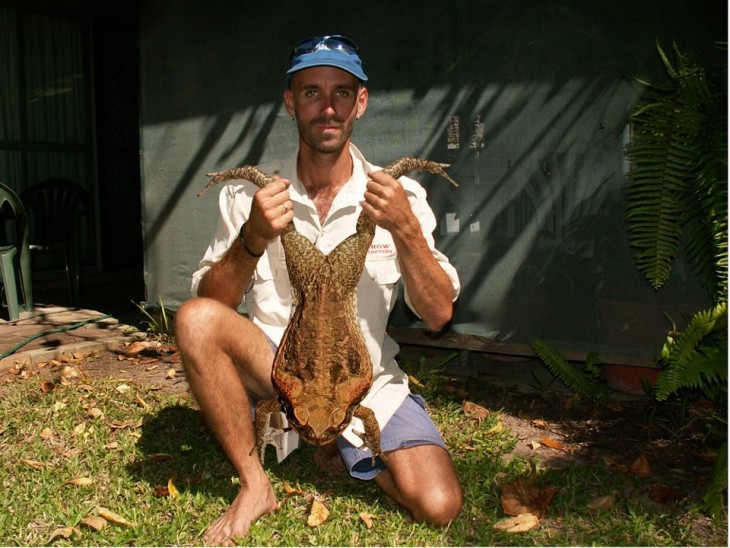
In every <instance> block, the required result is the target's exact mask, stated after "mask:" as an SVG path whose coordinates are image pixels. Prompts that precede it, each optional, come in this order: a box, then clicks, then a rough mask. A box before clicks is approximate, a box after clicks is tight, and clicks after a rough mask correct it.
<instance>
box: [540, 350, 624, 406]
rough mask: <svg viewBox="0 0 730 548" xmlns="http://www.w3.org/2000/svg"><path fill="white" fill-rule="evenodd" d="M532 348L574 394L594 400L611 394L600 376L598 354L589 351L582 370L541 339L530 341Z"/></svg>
mask: <svg viewBox="0 0 730 548" xmlns="http://www.w3.org/2000/svg"><path fill="white" fill-rule="evenodd" d="M532 349H533V351H534V352H535V354H536V355H537V357H538V358H540V361H541V362H542V363H543V364H544V365H545V367H547V369H548V370H549V371H550V372H551V373H552V374H553V375H554V376H556V377H557V378H559V379H560V380H561V381H562V383H563V384H564V385H565V386H566V387H568V388H569V389H570V390H573V391H574V392H575V393H576V394H580V395H581V396H586V397H589V398H592V399H594V400H603V399H605V398H607V397H608V396H610V395H611V393H612V390H611V388H610V387H609V386H608V385H607V384H605V383H604V382H602V381H601V380H599V379H600V378H601V376H600V374H598V373H597V372H600V367H599V362H598V355H597V354H596V353H595V352H591V353H590V354H589V355H588V359H587V360H586V367H585V368H584V371H583V372H581V371H578V370H577V369H576V368H575V367H573V366H572V365H571V364H570V363H569V362H568V361H567V360H566V359H565V358H564V357H563V356H562V355H561V354H560V352H558V351H557V350H556V349H555V348H554V347H552V346H551V345H550V344H548V343H546V342H545V341H542V340H535V341H532Z"/></svg>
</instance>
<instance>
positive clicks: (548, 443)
mask: <svg viewBox="0 0 730 548" xmlns="http://www.w3.org/2000/svg"><path fill="white" fill-rule="evenodd" d="M540 441H541V442H542V444H543V445H546V446H548V447H551V448H553V449H557V450H558V451H567V448H566V447H565V446H564V445H563V444H562V443H560V442H559V441H555V440H554V439H552V438H548V437H547V436H540Z"/></svg>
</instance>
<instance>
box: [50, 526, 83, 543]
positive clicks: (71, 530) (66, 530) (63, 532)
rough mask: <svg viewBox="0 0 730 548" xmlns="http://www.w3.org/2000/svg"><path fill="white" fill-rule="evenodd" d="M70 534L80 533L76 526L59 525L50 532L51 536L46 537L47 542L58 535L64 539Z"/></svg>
mask: <svg viewBox="0 0 730 548" xmlns="http://www.w3.org/2000/svg"><path fill="white" fill-rule="evenodd" d="M72 535H79V536H80V535H81V530H80V529H79V528H78V527H71V526H67V527H59V528H58V529H56V530H55V531H53V533H51V538H49V539H48V544H50V543H51V542H53V541H54V540H56V539H57V538H58V537H63V538H65V539H69V538H71V536H72Z"/></svg>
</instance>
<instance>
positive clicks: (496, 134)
mask: <svg viewBox="0 0 730 548" xmlns="http://www.w3.org/2000/svg"><path fill="white" fill-rule="evenodd" d="M726 20H727V6H726V3H725V2H724V0H722V1H717V0H703V1H694V2H686V1H682V0H677V1H660V0H651V1H640V0H639V1H632V2H628V1H626V2H624V1H618V2H617V1H611V2H608V1H591V2H583V1H568V0H563V1H558V0H534V1H522V2H517V1H507V0H503V1H496V0H495V1H478V0H471V1H469V0H458V1H455V2H448V3H446V2H443V3H436V4H434V3H431V2H425V3H424V2H414V1H407V2H390V1H373V2H363V3H358V4H356V5H355V4H353V6H352V7H348V8H345V7H339V8H337V7H336V6H333V5H332V4H331V3H321V4H318V3H307V4H302V3H300V2H294V1H288V0H287V1H274V2H273V3H268V4H267V5H266V6H264V5H262V3H253V2H246V1H240V0H239V1H235V2H234V1H230V0H215V1H213V2H209V3H206V4H205V6H203V4H201V3H199V2H195V1H194V0H178V1H176V2H174V3H172V2H165V1H163V0H149V1H147V2H143V3H142V15H141V40H142V42H141V51H142V59H141V61H142V65H141V66H142V78H141V79H142V124H143V130H142V150H143V224H144V234H145V239H146V258H145V268H146V283H147V293H148V298H149V300H150V301H154V300H155V299H156V298H157V297H158V296H159V297H161V298H162V299H163V301H164V303H165V305H166V306H169V307H172V308H174V307H175V306H176V305H177V304H179V303H180V302H182V301H183V300H185V299H187V298H188V297H189V296H190V293H189V285H190V277H191V274H192V272H193V271H194V270H195V269H196V268H197V262H198V260H199V259H200V257H201V256H202V254H203V252H204V251H205V248H206V246H207V244H208V242H209V238H210V236H211V235H212V232H213V230H214V227H215V215H216V196H215V194H216V193H215V192H211V193H208V194H206V195H204V197H202V198H196V196H195V194H196V191H198V190H199V189H200V188H201V187H202V186H204V185H205V184H206V182H207V179H206V177H205V173H206V172H209V171H216V170H221V169H224V168H229V167H234V166H237V165H242V164H245V163H257V162H262V161H267V160H269V159H271V158H274V157H278V156H280V155H283V154H287V153H289V152H290V151H291V150H293V148H294V147H295V146H296V128H295V126H294V124H293V123H292V122H291V121H290V119H289V117H288V116H287V115H286V112H285V111H284V108H283V106H282V102H281V95H282V91H283V74H284V71H285V69H286V62H287V58H288V53H289V50H290V48H291V47H292V45H293V44H294V42H296V41H297V40H298V39H300V38H303V37H306V36H310V35H316V34H323V33H324V34H332V33H341V34H347V35H349V36H350V37H352V38H353V39H354V40H355V41H356V42H358V44H359V45H360V49H361V53H362V56H363V59H364V65H365V69H366V72H367V73H368V75H369V77H370V81H369V86H368V87H369V88H370V98H371V99H370V106H369V109H368V112H367V114H366V116H365V117H364V118H363V119H362V120H361V121H360V123H359V125H358V126H357V127H356V129H355V134H354V141H355V143H356V144H357V145H358V146H359V147H360V148H361V150H363V151H364V152H365V154H366V155H367V156H368V157H369V158H370V159H371V160H372V161H376V162H378V163H381V164H382V165H385V164H387V163H389V162H390V161H392V160H394V159H396V158H398V157H400V156H402V155H416V156H420V157H424V158H429V159H433V160H440V161H449V162H451V163H452V164H453V168H452V170H451V173H452V175H453V176H454V177H455V178H456V179H457V180H458V181H460V183H461V185H462V186H461V188H460V189H453V188H452V187H451V186H450V185H448V184H446V183H444V182H443V181H441V180H437V179H436V178H433V177H430V176H428V177H425V176H419V177H420V180H421V181H423V183H424V186H425V187H426V188H427V189H428V190H429V195H430V199H431V203H432V205H433V207H434V210H435V211H436V214H437V216H438V218H439V229H438V231H439V232H438V234H437V235H436V237H437V242H438V245H439V247H440V249H442V250H443V251H444V252H446V253H447V254H448V255H449V256H450V257H451V259H452V261H453V262H454V263H455V265H456V266H457V268H458V269H459V272H460V274H461V277H462V283H463V293H462V296H461V298H460V300H459V302H458V306H457V309H456V316H455V319H454V322H453V325H452V326H451V329H452V330H453V331H454V332H459V333H466V334H472V335H480V336H486V337H495V338H499V339H503V340H508V341H514V342H518V343H528V342H529V341H531V340H533V339H535V338H538V337H539V338H546V339H549V340H552V341H558V342H560V341H562V342H563V343H565V344H564V345H563V346H565V345H568V346H570V347H572V348H577V349H584V350H591V349H597V350H600V351H601V352H608V353H619V354H633V355H637V356H647V357H651V356H653V355H655V354H656V352H657V351H658V348H659V347H660V346H661V343H662V340H663V333H664V330H665V329H666V328H667V327H668V324H667V321H666V319H665V318H664V316H663V312H665V311H667V312H669V313H670V314H671V315H673V316H674V317H675V318H676V319H677V320H681V314H682V313H683V312H690V311H692V310H694V309H696V308H698V307H700V306H704V304H706V297H705V295H704V293H703V291H702V290H701V289H700V288H699V287H698V284H697V283H696V282H695V281H694V280H693V278H692V276H691V273H690V272H689V270H688V269H687V267H686V265H685V264H684V263H683V262H682V261H679V262H678V263H677V265H676V267H675V271H674V275H673V277H672V280H671V282H670V283H669V284H668V286H667V287H665V288H664V289H662V290H661V291H660V292H659V293H655V292H654V291H653V290H651V289H650V288H649V287H648V285H647V284H646V283H645V282H644V281H643V279H641V277H640V276H639V274H638V273H637V271H636V268H635V266H634V263H633V259H632V252H631V250H630V249H629V247H628V245H627V243H626V240H625V234H624V226H623V222H624V221H623V204H622V196H623V191H624V186H625V178H624V174H625V170H626V165H625V161H624V158H623V154H622V149H623V146H624V144H625V141H626V139H627V128H626V116H627V113H628V112H629V111H630V109H631V107H632V105H633V104H634V103H635V101H636V99H637V97H638V93H639V92H640V85H639V84H638V83H637V80H636V79H637V78H642V79H649V80H654V81H656V80H658V79H661V78H662V76H663V71H662V66H661V62H660V60H659V57H658V55H657V53H656V43H657V41H659V42H660V43H661V44H662V45H663V46H664V47H665V48H670V46H671V43H672V41H676V42H677V43H678V45H679V46H680V48H682V49H683V50H685V51H690V52H692V53H695V54H697V55H699V56H702V57H707V56H711V55H718V54H717V53H713V42H714V41H718V40H719V41H722V40H726V39H727V38H726V37H727V29H726ZM719 55H720V56H721V57H723V56H724V55H725V53H724V52H722V53H720V54H719ZM393 323H394V325H398V326H417V325H418V324H417V323H415V321H414V319H413V318H412V317H410V316H409V315H408V314H407V313H406V312H405V311H404V310H403V309H402V308H401V309H399V310H398V311H397V312H396V314H395V316H394V318H393Z"/></svg>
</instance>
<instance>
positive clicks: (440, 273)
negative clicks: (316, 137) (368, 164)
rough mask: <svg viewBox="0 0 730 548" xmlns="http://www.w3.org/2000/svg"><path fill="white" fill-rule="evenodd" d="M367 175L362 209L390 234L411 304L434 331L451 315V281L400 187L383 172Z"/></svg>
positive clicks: (452, 291) (452, 294)
mask: <svg viewBox="0 0 730 548" xmlns="http://www.w3.org/2000/svg"><path fill="white" fill-rule="evenodd" d="M368 177H370V178H371V180H370V181H368V184H367V190H366V191H365V201H364V202H363V204H362V208H363V210H364V211H365V213H366V214H367V215H369V216H370V218H371V219H372V220H373V221H374V222H375V224H376V225H378V226H379V227H381V228H384V229H385V230H387V231H389V232H390V234H391V235H392V236H393V242H394V243H395V247H396V249H397V251H398V262H399V263H400V266H401V274H402V276H403V281H404V282H405V284H406V290H407V291H408V295H409V296H410V300H411V304H412V305H413V308H414V309H415V311H416V313H417V314H418V315H419V316H420V317H421V319H423V321H424V323H425V324H426V325H427V326H428V328H429V329H432V330H434V331H437V330H439V329H441V328H442V327H443V326H444V325H445V324H446V323H447V322H448V321H449V320H450V319H451V316H452V314H453V300H454V288H453V286H452V285H451V280H449V278H448V276H447V275H446V273H445V272H444V270H443V269H442V268H441V266H440V265H439V264H438V262H437V261H436V259H435V258H434V256H433V255H432V254H431V250H430V249H429V247H428V244H427V243H426V239H425V238H424V236H423V232H422V231H421V224H420V223H419V221H418V218H417V217H416V215H415V214H414V213H413V210H412V209H411V204H410V202H409V201H408V195H407V194H406V191H405V190H404V189H403V186H402V185H401V184H400V183H399V182H398V181H396V180H395V179H393V177H391V176H389V175H387V174H385V173H383V172H382V171H379V172H377V173H368Z"/></svg>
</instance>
